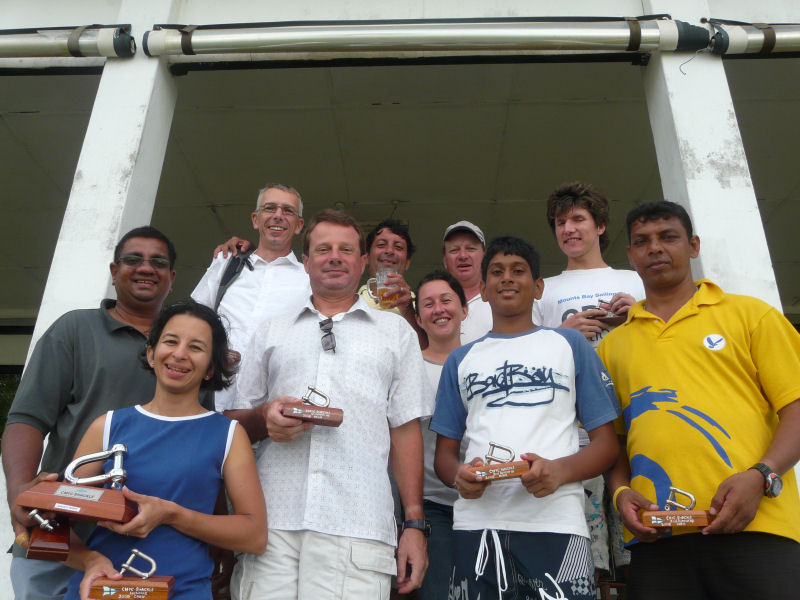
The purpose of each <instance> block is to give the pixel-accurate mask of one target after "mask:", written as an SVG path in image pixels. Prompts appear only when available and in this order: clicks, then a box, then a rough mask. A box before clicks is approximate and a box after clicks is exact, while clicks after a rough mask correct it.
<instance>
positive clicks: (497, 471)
mask: <svg viewBox="0 0 800 600" xmlns="http://www.w3.org/2000/svg"><path fill="white" fill-rule="evenodd" d="M497 452H500V453H501V454H500V455H498V454H497ZM514 456H516V455H515V453H514V451H513V450H512V449H511V448H509V447H507V446H501V445H500V444H495V443H494V442H489V453H488V454H487V455H486V456H484V462H485V464H483V465H481V466H480V467H470V468H469V470H470V471H472V472H473V473H475V475H477V476H478V477H480V478H481V480H482V481H492V480H494V479H510V478H512V477H521V476H522V475H524V474H525V473H527V472H528V470H529V469H530V468H531V464H530V463H529V462H528V461H527V460H518V461H516V462H514Z"/></svg>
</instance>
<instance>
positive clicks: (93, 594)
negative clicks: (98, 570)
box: [89, 548, 175, 600]
mask: <svg viewBox="0 0 800 600" xmlns="http://www.w3.org/2000/svg"><path fill="white" fill-rule="evenodd" d="M137 558H140V559H142V560H143V561H144V562H146V563H147V564H148V565H150V568H149V569H148V570H147V571H143V570H141V569H138V568H136V567H134V566H133V561H135V560H136V559H137ZM119 572H120V573H121V574H122V579H108V578H107V577H99V578H97V579H95V580H94V581H93V582H92V587H91V588H90V589H89V598H97V599H102V598H109V597H110V598H120V600H121V599H123V598H126V599H127V598H130V599H131V600H167V599H168V598H169V597H170V594H172V588H173V587H174V586H175V578H174V577H172V576H170V575H155V576H154V575H153V573H155V572H156V561H155V560H153V559H152V558H151V557H149V556H148V555H147V554H145V553H144V552H142V551H141V550H137V549H136V548H131V554H130V556H129V557H128V560H126V561H125V562H124V563H122V566H121V567H120V569H119ZM127 572H131V573H133V574H134V575H135V577H132V576H130V575H128V576H125V573H127Z"/></svg>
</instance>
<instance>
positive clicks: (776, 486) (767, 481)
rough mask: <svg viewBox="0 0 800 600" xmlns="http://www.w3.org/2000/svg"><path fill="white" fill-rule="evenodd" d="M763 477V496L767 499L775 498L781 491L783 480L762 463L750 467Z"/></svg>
mask: <svg viewBox="0 0 800 600" xmlns="http://www.w3.org/2000/svg"><path fill="white" fill-rule="evenodd" d="M750 468H751V469H755V470H756V471H758V472H759V473H761V474H762V475H763V476H764V495H765V496H768V497H769V498H776V497H777V496H778V494H780V493H781V490H782V489H783V479H781V476H780V475H778V474H777V473H776V472H775V471H773V470H772V469H770V468H769V467H768V466H767V465H765V464H764V463H758V464H755V465H753V466H752V467H750Z"/></svg>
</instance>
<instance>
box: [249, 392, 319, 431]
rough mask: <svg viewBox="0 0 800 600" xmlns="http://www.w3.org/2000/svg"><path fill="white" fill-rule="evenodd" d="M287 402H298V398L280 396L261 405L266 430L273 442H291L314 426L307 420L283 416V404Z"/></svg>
mask: <svg viewBox="0 0 800 600" xmlns="http://www.w3.org/2000/svg"><path fill="white" fill-rule="evenodd" d="M289 402H300V399H299V398H292V397H291V396H280V397H279V398H276V399H275V400H273V401H272V402H265V403H264V404H262V405H261V410H262V412H263V415H264V421H265V422H266V423H267V432H268V433H269V437H270V439H271V440H273V441H275V442H291V441H292V440H294V439H295V438H297V436H299V435H301V434H303V433H305V432H306V431H308V430H309V429H311V428H312V427H313V426H314V424H313V423H310V422H308V421H301V420H300V419H295V418H293V417H284V416H283V413H282V411H283V406H284V405H285V404H287V403H289Z"/></svg>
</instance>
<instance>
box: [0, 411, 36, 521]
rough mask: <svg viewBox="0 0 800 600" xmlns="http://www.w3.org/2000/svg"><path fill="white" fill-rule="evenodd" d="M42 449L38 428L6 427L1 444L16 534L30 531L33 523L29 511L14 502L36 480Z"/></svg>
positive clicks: (17, 424) (22, 424) (27, 426)
mask: <svg viewBox="0 0 800 600" xmlns="http://www.w3.org/2000/svg"><path fill="white" fill-rule="evenodd" d="M43 448H44V435H43V434H42V432H41V431H39V430H38V429H36V427H33V426H31V425H26V424H24V423H10V424H9V425H6V428H5V431H3V444H2V453H3V472H4V473H5V475H6V490H7V498H8V506H9V508H10V510H11V525H12V527H13V528H14V532H15V533H17V534H19V533H21V532H22V530H23V529H24V528H25V527H30V526H31V525H32V522H31V520H30V519H28V516H27V514H26V511H24V510H23V509H21V508H19V507H18V506H17V505H16V504H15V500H16V499H17V496H18V495H19V493H20V492H22V491H23V490H25V489H27V488H28V487H30V484H31V482H32V481H33V480H34V479H36V473H37V471H38V470H39V462H40V461H41V459H42V451H43Z"/></svg>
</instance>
